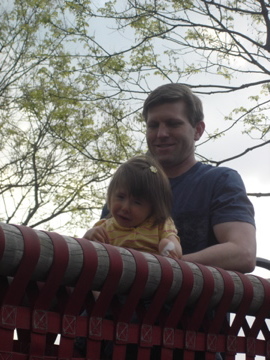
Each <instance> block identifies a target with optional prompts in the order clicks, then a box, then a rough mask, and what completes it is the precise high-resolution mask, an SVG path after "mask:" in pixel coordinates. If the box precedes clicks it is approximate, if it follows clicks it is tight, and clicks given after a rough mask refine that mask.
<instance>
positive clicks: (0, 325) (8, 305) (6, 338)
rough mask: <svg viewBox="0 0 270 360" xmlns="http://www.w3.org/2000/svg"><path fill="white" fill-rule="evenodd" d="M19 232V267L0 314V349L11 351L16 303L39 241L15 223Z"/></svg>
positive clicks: (5, 296)
mask: <svg viewBox="0 0 270 360" xmlns="http://www.w3.org/2000/svg"><path fill="white" fill-rule="evenodd" d="M15 226H16V227H17V228H18V229H19V230H20V232H21V234H22V237H23V241H24V251H23V254H22V259H21V261H20V264H19V267H18V269H17V271H16V274H15V275H14V278H13V280H12V282H11V284H10V285H9V288H8V289H7V291H6V294H5V295H4V297H3V300H2V306H1V314H0V316H1V317H0V349H1V351H3V352H5V351H12V349H13V337H14V329H15V328H16V327H17V325H16V324H17V305H19V304H20V303H21V301H22V299H23V296H24V294H25V290H26V287H27V285H28V283H29V281H30V279H31V275H32V272H33V271H34V269H35V267H36V264H37V262H38V259H39V254H40V242H39V238H38V236H37V234H36V233H35V232H34V230H32V229H31V228H28V227H25V226H17V225H15Z"/></svg>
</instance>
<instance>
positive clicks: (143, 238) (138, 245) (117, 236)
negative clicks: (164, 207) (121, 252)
mask: <svg viewBox="0 0 270 360" xmlns="http://www.w3.org/2000/svg"><path fill="white" fill-rule="evenodd" d="M152 224H153V219H151V218H150V219H148V220H146V221H145V222H143V223H142V224H141V225H140V226H137V227H131V228H127V227H123V226H120V225H119V224H118V223H117V221H116V220H115V219H114V218H113V217H111V218H109V219H101V220H100V221H98V222H97V223H96V224H95V225H94V226H103V227H104V228H105V229H106V231H107V232H108V235H109V238H110V244H112V245H115V246H120V247H126V248H132V249H135V250H139V251H146V252H149V253H153V254H158V253H159V252H158V244H159V241H160V240H161V239H163V238H166V237H168V236H170V235H174V236H176V237H177V238H178V239H179V237H178V236H177V230H176V227H175V225H174V222H173V220H172V219H171V218H169V219H167V220H166V222H165V223H164V224H161V225H157V226H152ZM179 242H180V239H179Z"/></svg>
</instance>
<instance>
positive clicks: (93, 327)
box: [86, 244, 123, 360]
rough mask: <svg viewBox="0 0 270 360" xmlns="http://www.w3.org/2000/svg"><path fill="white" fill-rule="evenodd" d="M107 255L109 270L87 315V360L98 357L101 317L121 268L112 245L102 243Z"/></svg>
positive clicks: (114, 291) (101, 329) (115, 288)
mask: <svg viewBox="0 0 270 360" xmlns="http://www.w3.org/2000/svg"><path fill="white" fill-rule="evenodd" d="M102 245H103V246H104V248H105V249H106V250H107V253H108V256H109V271H108V275H107V278H106V280H105V282H104V285H103V287H102V290H101V292H100V295H99V297H98V299H97V301H96V303H95V305H94V307H93V309H92V312H91V314H90V317H89V325H88V329H89V333H88V340H87V349H86V356H87V358H88V360H98V359H100V350H101V341H102V340H103V338H104V329H103V325H104V324H103V319H104V318H105V315H106V312H107V311H108V310H109V307H110V304H111V300H112V298H113V296H114V294H115V293H116V290H117V287H118V284H119V281H120V278H121V275H122V269H123V262H122V257H121V255H120V253H119V251H118V250H117V248H115V247H114V246H112V245H107V244H102Z"/></svg>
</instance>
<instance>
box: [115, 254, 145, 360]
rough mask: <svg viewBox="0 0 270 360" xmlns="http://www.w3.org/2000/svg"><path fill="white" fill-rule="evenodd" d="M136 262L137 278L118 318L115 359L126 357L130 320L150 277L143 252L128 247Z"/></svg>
mask: <svg viewBox="0 0 270 360" xmlns="http://www.w3.org/2000/svg"><path fill="white" fill-rule="evenodd" d="M128 251H129V252H130V253H131V254H132V255H133V258H134V260H135V263H136V272H135V278H134V281H133V284H132V287H131V289H130V291H129V294H128V295H127V298H126V301H125V304H124V305H123V307H122V309H121V311H120V313H119V314H118V316H117V319H116V327H115V342H114V347H113V360H118V359H125V357H126V356H125V355H126V347H127V344H128V342H129V341H130V340H131V339H130V335H131V334H130V333H131V330H130V324H129V323H130V321H131V320H132V316H134V314H135V311H136V306H137V305H138V303H139V301H140V298H141V297H142V295H143V292H144V289H145V285H146V282H147V278H148V264H147V261H146V259H145V257H144V255H143V254H142V253H140V252H139V251H136V250H133V249H128Z"/></svg>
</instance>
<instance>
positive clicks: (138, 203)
mask: <svg viewBox="0 0 270 360" xmlns="http://www.w3.org/2000/svg"><path fill="white" fill-rule="evenodd" d="M134 203H135V204H136V205H142V202H141V201H139V200H135V201H134Z"/></svg>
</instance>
